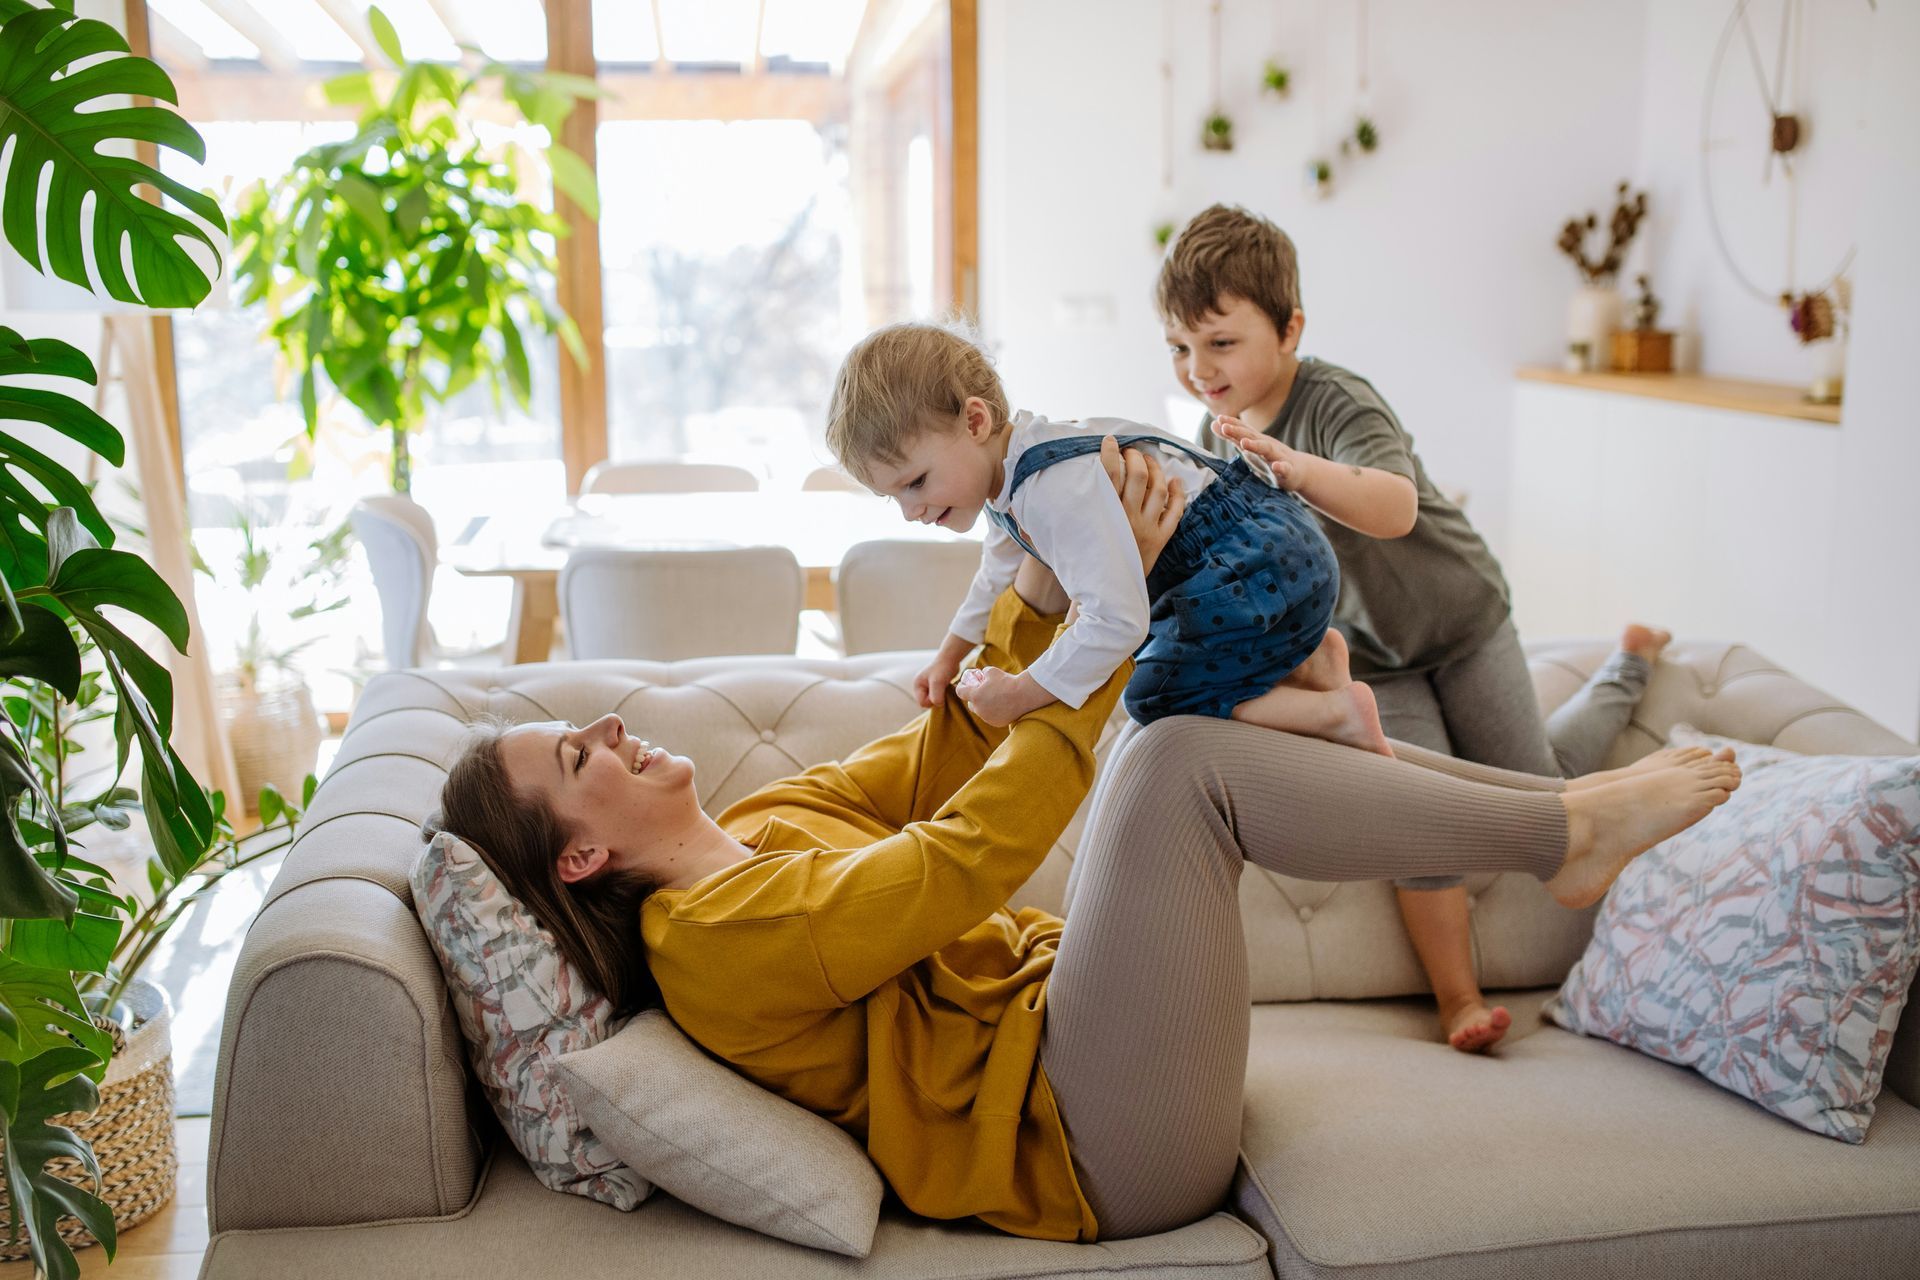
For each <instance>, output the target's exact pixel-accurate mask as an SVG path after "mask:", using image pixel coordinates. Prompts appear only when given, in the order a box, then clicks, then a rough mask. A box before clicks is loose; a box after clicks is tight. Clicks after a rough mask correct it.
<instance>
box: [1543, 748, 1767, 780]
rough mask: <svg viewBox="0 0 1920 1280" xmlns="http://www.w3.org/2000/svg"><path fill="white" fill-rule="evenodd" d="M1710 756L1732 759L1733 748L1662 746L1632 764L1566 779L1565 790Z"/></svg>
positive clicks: (1666, 767)
mask: <svg viewBox="0 0 1920 1280" xmlns="http://www.w3.org/2000/svg"><path fill="white" fill-rule="evenodd" d="M1709 756H1712V757H1713V758H1714V759H1716V760H1731V759H1733V748H1732V747H1722V748H1720V749H1719V750H1718V751H1708V750H1707V749H1706V748H1705V747H1662V748H1661V749H1660V750H1658V751H1655V752H1653V753H1652V754H1650V755H1644V756H1641V757H1640V758H1639V759H1638V760H1635V761H1634V762H1633V763H1632V764H1629V765H1623V766H1622V767H1620V768H1618V769H1601V770H1599V771H1598V772H1595V773H1589V774H1583V775H1582V776H1580V777H1578V778H1569V779H1567V790H1569V791H1583V790H1585V789H1586V788H1588V787H1598V786H1602V785H1604V784H1606V783H1609V782H1618V781H1619V780H1620V779H1622V778H1627V777H1631V776H1633V775H1634V774H1636V773H1652V772H1654V771H1655V770H1658V769H1670V768H1672V767H1673V766H1674V765H1677V764H1692V763H1693V762H1695V761H1697V760H1705V759H1706V758H1707V757H1709Z"/></svg>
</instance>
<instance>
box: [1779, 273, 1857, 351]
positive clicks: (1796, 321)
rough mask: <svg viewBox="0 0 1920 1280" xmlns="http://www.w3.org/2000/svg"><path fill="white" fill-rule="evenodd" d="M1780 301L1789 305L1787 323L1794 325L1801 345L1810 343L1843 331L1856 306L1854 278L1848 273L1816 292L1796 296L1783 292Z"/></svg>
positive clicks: (1784, 304) (1809, 344)
mask: <svg viewBox="0 0 1920 1280" xmlns="http://www.w3.org/2000/svg"><path fill="white" fill-rule="evenodd" d="M1780 305H1782V306H1784V307H1785V308H1786V309H1787V323H1788V324H1790V325H1792V326H1793V332H1794V334H1795V336H1797V337H1798V338H1799V339H1800V345H1801V346H1811V345H1812V344H1813V343H1816V342H1820V341H1822V340H1823V339H1826V338H1831V337H1833V336H1834V335H1835V334H1838V333H1840V332H1842V331H1843V330H1844V329H1845V328H1846V325H1847V318H1848V315H1849V313H1850V312H1851V311H1852V310H1853V282H1852V281H1851V280H1848V279H1847V278H1846V277H1845V276H1841V277H1840V278H1839V279H1837V280H1835V281H1834V282H1833V284H1832V285H1831V286H1829V287H1828V288H1826V289H1822V290H1820V291H1819V292H1817V293H1803V294H1800V295H1798V296H1797V297H1796V296H1795V295H1793V294H1782V295H1781V298H1780Z"/></svg>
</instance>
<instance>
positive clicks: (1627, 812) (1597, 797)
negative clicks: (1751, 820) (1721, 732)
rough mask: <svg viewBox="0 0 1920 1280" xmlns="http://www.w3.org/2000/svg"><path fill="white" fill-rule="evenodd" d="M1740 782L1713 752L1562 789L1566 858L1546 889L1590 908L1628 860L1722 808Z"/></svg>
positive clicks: (1735, 770)
mask: <svg viewBox="0 0 1920 1280" xmlns="http://www.w3.org/2000/svg"><path fill="white" fill-rule="evenodd" d="M1739 785H1740V766H1739V765H1737V764H1735V763H1733V761H1731V760H1722V759H1720V758H1719V757H1718V756H1712V755H1710V756H1708V757H1707V758H1706V759H1704V760H1690V761H1688V762H1686V763H1684V764H1677V765H1671V766H1669V767H1667V768H1665V769H1656V770H1654V771H1653V772H1651V773H1635V774H1628V775H1627V776H1625V777H1622V778H1620V779H1618V780H1617V781H1613V782H1608V783H1604V784H1602V785H1600V786H1597V787H1588V788H1586V789H1584V790H1581V791H1566V792H1562V793H1561V803H1563V804H1564V805H1566V808H1567V856H1566V860H1565V861H1564V862H1563V863H1561V865H1560V870H1559V871H1557V872H1556V873H1554V876H1553V878H1552V879H1550V880H1548V881H1547V892H1548V893H1551V894H1552V895H1553V896H1554V898H1555V899H1556V900H1557V901H1558V902H1559V903H1560V905H1562V906H1565V907H1587V906H1592V905H1593V904H1594V903H1596V902H1598V901H1600V899H1601V898H1603V897H1605V896H1606V892H1607V889H1608V888H1609V887H1610V886H1611V885H1612V884H1613V882H1614V880H1615V878H1617V877H1618V876H1619V874H1620V873H1621V872H1622V871H1623V870H1625V869H1626V866H1627V864H1628V863H1629V862H1632V861H1633V860H1634V859H1635V858H1637V857H1639V856H1640V855H1641V854H1643V853H1645V852H1646V851H1647V850H1648V849H1651V848H1652V847H1653V846H1654V845H1656V844H1659V843H1660V842H1661V841H1662V840H1665V839H1666V838H1667V837H1668V836H1671V835H1674V834H1676V833H1678V832H1681V831H1684V830H1686V829H1687V828H1688V827H1690V826H1692V825H1693V824H1694V823H1696V822H1698V821H1700V819H1702V818H1704V817H1706V816H1707V815H1708V814H1709V813H1711V812H1712V811H1713V810H1714V809H1715V808H1717V807H1718V806H1720V805H1723V804H1725V803H1726V802H1727V797H1728V796H1730V795H1732V794H1733V792H1734V790H1735V789H1736V788H1738V787H1739Z"/></svg>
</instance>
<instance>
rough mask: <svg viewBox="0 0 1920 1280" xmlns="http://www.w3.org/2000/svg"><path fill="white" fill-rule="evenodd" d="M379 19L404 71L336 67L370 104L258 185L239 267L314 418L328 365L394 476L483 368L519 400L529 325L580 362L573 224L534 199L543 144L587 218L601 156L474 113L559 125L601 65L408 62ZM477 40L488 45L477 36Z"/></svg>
mask: <svg viewBox="0 0 1920 1280" xmlns="http://www.w3.org/2000/svg"><path fill="white" fill-rule="evenodd" d="M367 18H368V22H369V23H370V25H371V26H372V28H373V33H374V36H375V39H376V40H377V42H378V43H379V46H380V48H381V49H382V51H384V52H385V54H386V56H387V57H388V58H389V59H391V60H392V62H393V64H394V67H395V70H393V71H382V72H368V71H357V72H353V73H350V74H348V75H344V76H339V77H337V78H335V79H333V80H330V81H328V83H327V95H328V98H329V99H330V100H331V101H333V102H335V103H337V104H346V105H356V106H359V107H360V108H361V113H360V118H359V126H358V129H357V131H356V132H355V133H354V135H353V136H352V137H351V138H348V139H347V140H346V141H344V142H330V143H326V144H324V145H322V146H318V147H315V148H313V149H312V150H311V151H308V152H307V153H306V154H304V155H302V156H301V157H300V158H299V159H298V160H296V161H294V164H293V168H292V169H291V170H289V171H288V172H287V173H286V174H285V175H284V176H283V177H281V178H278V179H276V180H274V181H273V182H271V183H268V182H262V183H258V184H256V185H254V186H253V187H251V188H249V189H248V190H247V192H246V193H245V194H244V196H243V197H242V199H241V202H240V205H239V208H238V209H237V210H236V211H235V213H234V218H233V244H234V264H233V268H234V278H235V280H236V281H237V282H238V283H240V284H241V285H242V293H241V298H242V301H243V302H245V303H246V304H248V305H253V304H256V303H264V304H265V305H266V308H267V315H268V329H267V332H268V334H269V335H270V336H271V338H272V339H273V341H274V342H275V343H276V344H277V345H278V346H279V348H280V351H281V353H282V354H283V355H284V356H285V358H286V360H287V363H288V364H289V365H290V366H291V368H292V370H293V372H294V373H295V374H296V375H297V376H298V377H299V381H300V407H301V411H302V413H303V414H304V415H305V417H306V424H307V433H308V434H309V435H312V434H314V433H315V432H316V431H317V430H318V429H319V422H320V398H321V394H322V391H323V386H322V382H321V376H322V375H324V376H325V379H326V382H327V383H328V384H331V386H332V387H333V388H334V389H335V390H337V391H338V392H339V393H340V394H341V395H343V396H345V397H346V398H347V400H348V401H350V402H351V403H352V404H353V405H354V406H355V407H356V408H357V409H359V410H360V412H361V413H363V414H365V415H366V417H367V420H368V421H369V422H372V423H374V424H375V425H376V426H377V427H380V428H382V429H384V430H386V431H387V432H388V433H389V434H390V435H391V437H392V441H393V487H394V489H395V491H396V492H400V493H406V492H408V491H409V490H410V489H411V488H412V464H411V460H410V453H409V450H408V445H407V439H408V436H409V434H410V433H412V432H414V431H416V430H418V429H419V428H420V427H421V426H422V425H423V423H424V422H425V420H426V415H427V408H428V405H429V404H430V403H432V402H436V401H437V402H445V401H448V400H451V399H452V398H453V397H454V396H456V395H458V394H460V392H462V391H464V390H465V389H467V388H468V387H470V386H472V385H473V384H474V383H475V382H476V381H480V380H484V381H485V382H487V384H488V385H489V386H490V387H491V389H492V391H493V394H494V399H495V401H496V403H497V402H499V401H500V398H501V392H502V391H503V390H504V391H505V392H507V393H509V394H511V395H512V396H513V398H514V399H515V401H516V402H518V403H519V404H520V405H522V406H523V407H524V406H525V405H526V404H527V403H528V401H529V397H530V393H531V390H532V375H531V371H530V369H529V365H528V361H527V338H526V334H525V331H526V329H527V328H528V327H529V326H530V327H532V328H533V329H534V330H536V331H538V332H541V333H557V334H559V336H560V338H561V340H562V341H563V342H564V343H565V344H566V346H567V349H568V350H569V351H570V352H571V353H572V355H573V358H574V359H575V360H576V361H578V362H579V363H580V364H581V365H583V366H584V365H585V364H586V362H587V355H586V351H585V349H584V348H583V347H582V345H581V342H580V335H579V332H578V331H577V330H576V329H575V327H574V325H573V322H572V321H571V320H570V319H568V318H567V316H566V315H565V314H564V313H563V312H562V311H561V310H560V309H559V307H558V305H557V304H556V303H555V302H553V301H552V300H551V298H550V296H549V290H550V288H551V283H552V281H553V279H554V274H555V269H556V268H555V259H554V250H553V242H554V240H555V239H556V238H557V237H559V236H561V235H564V234H566V227H565V224H564V223H562V222H561V221H560V220H559V219H558V218H557V217H555V216H554V215H553V214H552V213H549V212H548V211H546V210H544V209H542V208H541V207H540V206H539V205H538V204H536V203H535V202H534V201H533V200H532V199H531V198H530V196H531V194H532V193H531V192H530V190H529V187H530V185H531V183H532V179H533V178H534V177H535V172H536V169H537V165H535V164H534V163H532V161H534V160H535V159H536V158H537V157H538V156H540V155H544V158H545V160H546V167H547V169H548V170H549V171H550V172H551V174H552V178H553V183H554V185H555V186H556V187H558V188H559V189H560V190H561V191H563V192H565V193H566V194H567V195H568V196H569V197H571V198H572V199H573V200H574V201H575V203H577V204H579V205H580V206H581V207H582V208H583V209H585V210H587V211H588V213H589V214H591V215H592V216H595V217H598V216H599V195H598V192H597V190H596V187H595V184H594V180H593V174H592V171H591V170H590V169H589V168H588V166H587V165H586V164H585V162H584V161H582V160H581V159H580V157H579V156H577V155H575V154H574V153H573V152H571V151H568V150H567V149H566V148H564V147H562V146H560V145H558V144H557V143H548V144H547V145H545V146H542V147H539V148H528V147H525V146H523V145H520V144H518V143H512V142H503V141H495V142H489V141H488V140H487V139H486V138H484V137H483V136H482V135H481V133H480V132H479V131H478V130H476V128H475V121H476V120H477V119H482V118H485V117H486V116H488V115H491V116H493V117H494V118H496V119H498V118H499V117H500V116H501V115H502V113H503V112H505V113H506V114H509V115H512V114H515V113H517V115H518V117H519V120H520V121H521V122H524V123H527V124H532V125H537V126H540V127H541V128H543V129H544V130H545V131H546V133H547V136H548V138H549V139H551V138H553V137H557V136H558V134H559V132H560V125H561V122H562V121H564V120H565V119H566V117H567V114H568V112H570V111H571V110H572V109H573V105H574V103H575V102H576V101H577V100H578V99H579V98H581V97H584V96H590V95H594V94H596V93H597V92H598V90H597V89H596V88H595V86H594V84H593V82H592V81H591V80H587V79H583V78H581V77H578V76H569V75H564V74H561V73H556V72H544V73H530V72H524V71H518V70H515V69H513V68H511V67H508V66H504V65H502V64H499V63H487V64H484V65H482V66H481V67H480V68H479V69H478V70H477V71H474V72H473V73H471V74H468V73H465V72H463V71H461V70H460V69H459V68H456V67H450V66H446V65H444V64H441V63H434V62H408V61H406V59H405V58H404V57H402V55H401V48H400V41H399V38H398V37H397V36H396V35H395V34H394V31H393V26H392V24H391V23H389V22H388V21H387V19H386V17H385V16H384V15H383V14H382V13H381V12H380V10H379V9H378V8H373V9H369V10H368V11H367ZM473 52H478V51H477V50H475V51H473Z"/></svg>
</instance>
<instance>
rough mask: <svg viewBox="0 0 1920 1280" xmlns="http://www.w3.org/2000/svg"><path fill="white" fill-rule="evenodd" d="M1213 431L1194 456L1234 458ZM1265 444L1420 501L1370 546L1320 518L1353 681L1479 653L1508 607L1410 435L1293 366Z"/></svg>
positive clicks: (1310, 362)
mask: <svg viewBox="0 0 1920 1280" xmlns="http://www.w3.org/2000/svg"><path fill="white" fill-rule="evenodd" d="M1212 423H1213V417H1212V415H1211V414H1209V415H1208V416H1207V419H1206V421H1205V422H1204V423H1202V425H1201V428H1200V443H1201V446H1202V447H1203V448H1206V449H1210V450H1212V451H1213V452H1214V453H1216V454H1218V455H1219V456H1221V457H1223V458H1231V457H1233V456H1235V453H1236V450H1235V449H1234V448H1233V446H1231V445H1229V444H1227V443H1226V442H1225V441H1224V440H1221V439H1219V438H1218V437H1216V436H1215V435H1214V434H1213V431H1212ZM1267 434H1268V435H1270V436H1272V437H1274V438H1275V439H1276V440H1279V441H1281V442H1282V443H1284V444H1286V445H1288V446H1289V447H1291V448H1294V449H1298V450H1300V451H1301V452H1303V453H1311V454H1314V455H1315V456H1317V457H1321V458H1326V459H1328V460H1330V461H1333V462H1338V463H1342V464H1345V465H1348V466H1356V467H1378V468H1379V469H1380V470H1382V471H1391V472H1393V473H1394V474H1395V475H1400V476H1405V477H1407V479H1409V480H1411V481H1413V483H1414V487H1415V489H1417V490H1418V492H1419V501H1420V506H1419V516H1418V518H1417V519H1416V520H1415V521H1414V525H1413V531H1412V532H1411V533H1409V534H1407V535H1406V536H1405V537H1403V538H1371V537H1368V536H1367V535H1366V534H1364V533H1360V532H1357V531H1356V530H1353V529H1349V528H1347V526H1345V525H1343V524H1341V523H1340V522H1339V521H1337V520H1334V519H1333V518H1331V517H1330V516H1326V515H1324V514H1323V515H1321V517H1320V524H1321V527H1322V528H1324V529H1325V530H1326V532H1327V539H1328V541H1330V542H1331V543H1333V549H1334V552H1335V554H1337V555H1338V556H1339V557H1340V597H1339V600H1338V601H1337V602H1336V603H1335V605H1334V610H1333V621H1334V625H1335V626H1337V627H1339V628H1340V630H1341V632H1342V633H1343V634H1345V636H1346V637H1347V642H1348V644H1349V645H1350V646H1351V647H1352V650H1353V673H1354V674H1355V675H1357V676H1367V675H1386V674H1392V673H1397V672H1405V671H1424V670H1428V669H1430V668H1433V667H1437V666H1441V665H1443V664H1445V663H1447V662H1451V661H1453V660H1454V659H1456V658H1459V657H1462V656H1464V655H1465V654H1467V653H1469V652H1471V651H1472V650H1473V649H1474V648H1476V647H1478V646H1479V645H1480V644H1482V643H1484V642H1485V641H1486V639H1487V637H1489V636H1491V635H1492V634H1493V633H1494V632H1495V631H1496V630H1498V629H1499V627H1500V624H1501V623H1503V622H1505V621H1506V620H1507V615H1508V612H1509V599H1510V597H1509V595H1508V591H1507V579H1506V576H1505V575H1504V574H1502V573H1501V572H1500V562H1499V561H1498V560H1495V559H1494V557H1493V552H1492V551H1490V550H1488V548H1487V544H1486V543H1485V542H1484V541H1482V540H1481V537H1480V535H1479V534H1478V533H1475V532H1474V529H1473V526H1472V525H1471V524H1469V523H1467V517H1466V515H1465V514H1464V513H1463V512H1462V511H1461V510H1460V508H1459V507H1456V506H1455V505H1454V504H1453V503H1451V502H1449V501H1447V499H1446V498H1444V497H1442V496H1441V494H1440V491H1439V490H1438V489H1436V488H1435V487H1434V485H1433V481H1431V480H1429V479H1428V478H1427V469H1426V467H1425V466H1424V465H1422V464H1421V462H1420V455H1419V454H1417V453H1415V452H1414V451H1413V437H1412V436H1410V435H1408V434H1407V431H1406V428H1404V427H1402V426H1401V425H1400V420H1399V419H1398V418H1396V417H1394V416H1393V410H1392V409H1390V408H1388V407H1387V402H1386V401H1385V400H1383V399H1381V397H1380V393H1379V392H1377V391H1375V390H1374V389H1373V386H1372V384H1371V383H1369V382H1368V381H1367V380H1366V379H1365V378H1362V377H1360V376H1359V375H1358V374H1355V373H1351V372H1349V371H1348V370H1346V369H1342V368H1341V367H1340V366H1338V365H1333V364H1328V363H1327V362H1326V361H1324V360H1315V359H1312V358H1308V359H1305V360H1302V361H1301V362H1300V370H1299V372H1298V373H1297V374H1296V375H1295V376H1294V380H1293V390H1292V391H1291V392H1289V393H1288V395H1287V402H1286V404H1284V405H1282V406H1281V408H1280V413H1279V415H1278V416H1277V417H1276V418H1275V419H1274V421H1273V425H1271V426H1269V427H1268V428H1267Z"/></svg>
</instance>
